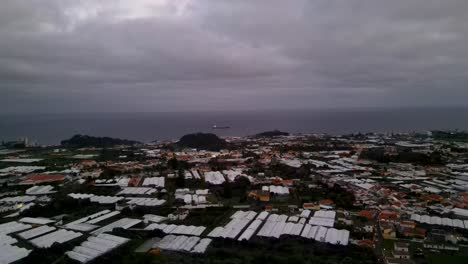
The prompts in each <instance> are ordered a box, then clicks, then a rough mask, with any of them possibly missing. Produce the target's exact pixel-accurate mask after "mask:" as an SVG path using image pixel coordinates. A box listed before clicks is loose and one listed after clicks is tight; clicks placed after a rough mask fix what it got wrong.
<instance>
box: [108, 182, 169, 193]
mask: <svg viewBox="0 0 468 264" xmlns="http://www.w3.org/2000/svg"><path fill="white" fill-rule="evenodd" d="M163 179H164V178H163ZM163 187H164V186H163ZM157 191H158V190H156V189H154V188H150V187H125V188H124V189H123V190H122V191H120V192H118V193H117V195H151V194H153V193H155V192H157Z"/></svg>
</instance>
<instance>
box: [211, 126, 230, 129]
mask: <svg viewBox="0 0 468 264" xmlns="http://www.w3.org/2000/svg"><path fill="white" fill-rule="evenodd" d="M229 128H231V127H230V126H218V125H213V126H212V129H229Z"/></svg>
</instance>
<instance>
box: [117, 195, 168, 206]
mask: <svg viewBox="0 0 468 264" xmlns="http://www.w3.org/2000/svg"><path fill="white" fill-rule="evenodd" d="M126 199H127V200H128V201H127V204H136V205H140V206H159V205H163V204H164V203H165V202H166V200H162V199H161V200H160V199H157V198H138V197H131V198H126Z"/></svg>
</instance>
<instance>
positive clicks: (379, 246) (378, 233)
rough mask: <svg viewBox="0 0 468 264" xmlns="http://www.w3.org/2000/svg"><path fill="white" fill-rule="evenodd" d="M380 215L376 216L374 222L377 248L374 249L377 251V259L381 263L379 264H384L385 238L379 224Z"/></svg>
mask: <svg viewBox="0 0 468 264" xmlns="http://www.w3.org/2000/svg"><path fill="white" fill-rule="evenodd" d="M379 215H380V213H378V214H376V216H375V217H374V221H375V226H374V229H375V232H374V241H375V248H374V251H375V255H376V256H377V259H378V261H379V263H384V258H383V256H384V255H383V251H384V246H383V241H384V238H383V236H382V232H381V231H382V230H381V229H380V223H379Z"/></svg>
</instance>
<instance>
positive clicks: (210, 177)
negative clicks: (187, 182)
mask: <svg viewBox="0 0 468 264" xmlns="http://www.w3.org/2000/svg"><path fill="white" fill-rule="evenodd" d="M205 181H206V182H208V183H211V184H213V185H220V184H223V183H224V182H225V181H226V180H225V179H224V176H223V174H222V173H221V172H219V171H209V172H205Z"/></svg>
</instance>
